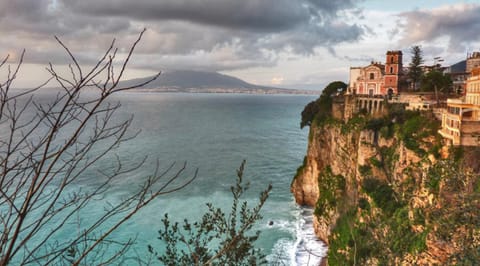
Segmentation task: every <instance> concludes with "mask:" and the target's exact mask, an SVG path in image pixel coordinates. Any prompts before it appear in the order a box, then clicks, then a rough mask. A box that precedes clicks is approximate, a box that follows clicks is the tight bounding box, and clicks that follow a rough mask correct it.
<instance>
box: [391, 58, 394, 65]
mask: <svg viewBox="0 0 480 266" xmlns="http://www.w3.org/2000/svg"><path fill="white" fill-rule="evenodd" d="M393 61H394V59H393V56H392V57H390V63H392V64H393Z"/></svg>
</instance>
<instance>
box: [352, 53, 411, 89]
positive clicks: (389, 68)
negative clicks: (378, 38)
mask: <svg viewBox="0 0 480 266" xmlns="http://www.w3.org/2000/svg"><path fill="white" fill-rule="evenodd" d="M402 70H403V62H402V51H388V52H387V54H386V60H385V64H381V63H380V62H373V61H372V62H371V64H370V65H368V66H366V67H351V68H350V84H349V88H348V91H347V93H349V94H360V95H368V96H370V97H372V96H385V95H388V94H390V95H392V94H398V91H399V81H400V77H401V75H402Z"/></svg>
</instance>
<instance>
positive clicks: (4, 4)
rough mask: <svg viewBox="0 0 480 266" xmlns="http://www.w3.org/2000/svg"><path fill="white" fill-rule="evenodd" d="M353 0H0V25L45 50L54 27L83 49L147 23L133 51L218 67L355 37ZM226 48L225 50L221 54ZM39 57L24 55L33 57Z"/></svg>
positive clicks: (128, 37)
mask: <svg viewBox="0 0 480 266" xmlns="http://www.w3.org/2000/svg"><path fill="white" fill-rule="evenodd" d="M356 2H357V1H356V0H337V1H331V0H295V1H294V0H161V1H159V0H137V1H132V0H104V1H97V0H82V1H77V0H75V1H74V0H16V1H9V0H0V15H2V16H1V17H0V33H3V34H10V35H12V36H13V35H14V36H15V38H17V39H19V41H20V39H21V43H22V45H24V46H27V48H29V47H31V49H30V50H33V51H35V52H41V51H44V53H45V54H50V53H51V51H54V49H57V47H58V46H56V45H55V44H54V40H53V38H52V35H58V36H60V37H61V38H62V40H64V41H65V42H66V43H67V45H69V47H71V48H72V49H73V50H76V51H79V52H80V53H82V55H81V56H84V53H90V52H100V51H101V50H103V49H104V48H105V47H106V46H108V43H109V41H108V40H111V39H112V38H113V37H118V39H120V40H123V43H122V41H120V46H121V47H127V44H128V43H131V41H133V40H134V39H135V36H136V34H138V32H139V30H141V28H143V27H147V28H148V29H149V31H148V32H147V34H146V36H145V37H144V41H143V42H142V44H141V45H140V47H139V49H138V50H137V52H139V53H141V54H146V55H152V56H153V55H161V57H162V58H163V59H165V56H168V55H171V56H174V58H180V60H185V61H186V59H185V58H187V57H189V56H190V57H191V58H192V60H193V59H198V54H199V53H204V54H210V56H209V58H211V61H209V62H208V64H209V67H210V68H215V66H214V64H215V59H217V62H221V61H222V60H224V62H222V63H218V68H228V69H232V68H236V67H238V68H243V67H249V66H259V65H271V64H273V63H275V60H276V56H275V54H277V53H278V52H282V51H289V52H293V53H296V54H301V55H305V54H312V53H314V51H315V48H316V47H328V48H331V47H332V46H334V45H335V44H337V43H341V42H349V41H355V40H358V39H359V38H360V37H361V36H362V34H363V33H364V28H363V27H361V26H359V25H356V24H353V23H350V22H349V21H345V17H343V16H342V12H345V10H346V9H351V8H354V7H355V3H356ZM352 12H353V11H352ZM38 40H49V41H42V45H41V46H40V45H39V44H38ZM53 47H55V48H53ZM0 48H1V47H0ZM226 54H230V55H231V57H230V58H227V59H225V56H226ZM43 57H45V56H37V55H36V56H31V58H32V60H33V59H35V60H34V61H35V62H36V61H37V60H41V59H42V58H43ZM54 58H55V57H54ZM152 58H154V57H152ZM167 61H168V60H167ZM262 61H263V62H262ZM225 62H228V63H225ZM152 65H157V64H155V63H153V64H152ZM218 70H221V69H218Z"/></svg>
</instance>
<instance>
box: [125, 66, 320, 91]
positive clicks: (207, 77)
mask: <svg viewBox="0 0 480 266" xmlns="http://www.w3.org/2000/svg"><path fill="white" fill-rule="evenodd" d="M152 77H153V76H150V77H144V78H136V79H131V80H125V81H122V82H120V86H122V87H129V86H134V85H135V84H140V83H144V82H146V81H148V80H149V79H151V78H152ZM134 91H151V92H196V93H202V92H203V93H259V94H319V93H320V92H319V91H313V90H296V89H284V88H276V87H268V86H261V85H255V84H251V83H248V82H246V81H243V80H241V79H239V78H236V77H232V76H229V75H225V74H220V73H218V72H206V71H196V70H166V71H164V72H162V73H161V74H160V76H159V77H158V78H157V79H156V80H153V81H152V82H150V83H148V84H146V85H144V86H142V87H140V88H137V89H135V90H134Z"/></svg>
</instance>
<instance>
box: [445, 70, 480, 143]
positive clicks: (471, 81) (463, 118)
mask: <svg viewBox="0 0 480 266" xmlns="http://www.w3.org/2000/svg"><path fill="white" fill-rule="evenodd" d="M466 90H467V91H466V94H465V96H464V97H463V98H460V99H448V100H447V109H446V110H445V111H444V112H443V115H442V128H441V129H440V130H439V133H440V135H442V136H443V137H444V138H446V139H449V140H450V141H451V143H452V144H453V145H462V146H480V67H477V68H474V69H473V70H472V72H471V76H470V78H468V79H467V86H466Z"/></svg>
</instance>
